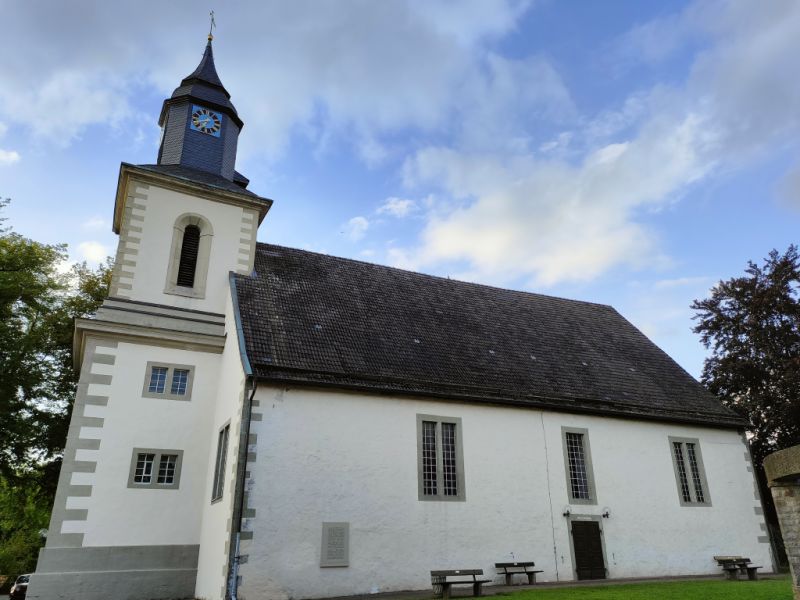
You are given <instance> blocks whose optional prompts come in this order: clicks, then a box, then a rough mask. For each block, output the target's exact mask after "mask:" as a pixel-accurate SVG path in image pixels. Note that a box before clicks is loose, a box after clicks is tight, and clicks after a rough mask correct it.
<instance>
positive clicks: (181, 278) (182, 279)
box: [176, 225, 200, 287]
mask: <svg viewBox="0 0 800 600" xmlns="http://www.w3.org/2000/svg"><path fill="white" fill-rule="evenodd" d="M199 249H200V228H199V227H198V226H197V225H187V226H186V229H184V230H183V243H182V244H181V259H180V262H179V263H178V281H177V282H176V283H177V284H178V285H181V286H184V287H194V274H195V271H197V252H198V250H199Z"/></svg>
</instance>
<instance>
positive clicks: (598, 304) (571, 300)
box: [256, 242, 624, 318]
mask: <svg viewBox="0 0 800 600" xmlns="http://www.w3.org/2000/svg"><path fill="white" fill-rule="evenodd" d="M268 247H271V248H278V249H281V250H290V251H292V252H303V253H305V254H314V255H316V256H321V257H325V258H333V259H336V260H343V261H347V262H351V263H357V264H362V265H366V266H369V267H378V268H381V269H387V270H390V271H399V272H401V273H409V274H410V275H416V276H418V277H426V278H429V279H438V280H441V281H447V282H450V283H457V284H459V285H467V286H472V287H478V288H485V289H489V290H499V291H501V292H512V293H514V294H524V295H526V296H537V297H539V298H544V299H547V300H557V301H560V302H569V303H572V304H586V305H588V306H595V307H600V308H606V309H610V310H612V311H613V312H615V313H617V314H619V313H618V311H617V310H616V309H615V308H614V307H613V306H611V305H610V304H603V303H601V302H591V301H590V300H577V299H575V298H565V297H563V296H554V295H551V294H542V293H540V292H530V291H526V290H517V289H512V288H505V287H500V286H496V285H489V284H486V283H479V282H475V281H464V280H463V279H453V278H452V277H446V276H443V275H431V274H430V273H421V272H420V271H412V270H411V269H403V268H401V267H393V266H391V265H382V264H380V263H373V262H368V261H366V260H359V259H357V258H348V257H345V256H336V255H335V254H326V253H324V252H314V251H313V250H304V249H302V248H292V247H291V246H281V245H279V244H271V243H269V242H256V249H257V250H258V249H259V248H268ZM623 318H624V317H623Z"/></svg>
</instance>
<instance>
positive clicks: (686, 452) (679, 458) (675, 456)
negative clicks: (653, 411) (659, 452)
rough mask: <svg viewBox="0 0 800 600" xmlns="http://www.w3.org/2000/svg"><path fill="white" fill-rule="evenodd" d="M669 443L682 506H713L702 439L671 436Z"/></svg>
mask: <svg viewBox="0 0 800 600" xmlns="http://www.w3.org/2000/svg"><path fill="white" fill-rule="evenodd" d="M669 444H670V449H671V454H672V466H673V468H674V470H675V480H676V482H677V485H678V498H679V500H680V503H681V506H711V500H710V498H709V495H708V482H707V481H706V474H705V469H704V468H703V457H702V455H701V454H700V441H699V440H697V439H693V438H676V437H670V438H669Z"/></svg>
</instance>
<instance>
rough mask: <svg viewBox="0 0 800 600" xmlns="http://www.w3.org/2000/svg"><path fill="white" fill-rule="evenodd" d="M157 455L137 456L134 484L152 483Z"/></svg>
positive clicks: (144, 453) (145, 454)
mask: <svg viewBox="0 0 800 600" xmlns="http://www.w3.org/2000/svg"><path fill="white" fill-rule="evenodd" d="M155 458H156V455H155V454H150V453H148V452H139V453H137V454H136V471H135V473H134V475H133V482H134V483H150V481H151V480H152V479H153V461H154V460H155Z"/></svg>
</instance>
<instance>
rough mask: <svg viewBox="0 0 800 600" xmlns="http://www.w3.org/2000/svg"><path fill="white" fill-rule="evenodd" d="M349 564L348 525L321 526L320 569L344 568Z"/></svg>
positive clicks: (326, 524)
mask: <svg viewBox="0 0 800 600" xmlns="http://www.w3.org/2000/svg"><path fill="white" fill-rule="evenodd" d="M349 564H350V523H323V524H322V556H321V558H320V563H319V566H320V567H346V566H348V565H349Z"/></svg>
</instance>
